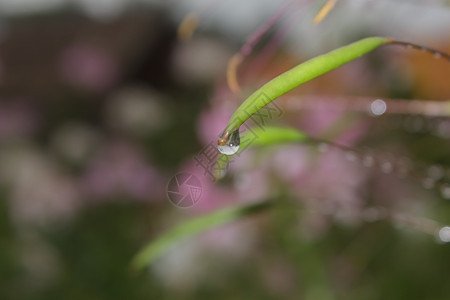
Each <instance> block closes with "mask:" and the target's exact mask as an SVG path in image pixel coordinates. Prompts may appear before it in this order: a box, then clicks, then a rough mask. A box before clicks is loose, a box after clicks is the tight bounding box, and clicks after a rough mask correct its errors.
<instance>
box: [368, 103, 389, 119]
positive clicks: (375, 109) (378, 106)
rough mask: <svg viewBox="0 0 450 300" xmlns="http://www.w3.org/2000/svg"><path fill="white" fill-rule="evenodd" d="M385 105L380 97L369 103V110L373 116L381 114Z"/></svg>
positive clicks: (384, 109)
mask: <svg viewBox="0 0 450 300" xmlns="http://www.w3.org/2000/svg"><path fill="white" fill-rule="evenodd" d="M386 109H387V105H386V102H384V101H383V100H381V99H377V100H375V101H373V102H372V103H371V104H370V111H371V113H372V114H373V115H374V116H381V115H382V114H384V113H385V112H386Z"/></svg>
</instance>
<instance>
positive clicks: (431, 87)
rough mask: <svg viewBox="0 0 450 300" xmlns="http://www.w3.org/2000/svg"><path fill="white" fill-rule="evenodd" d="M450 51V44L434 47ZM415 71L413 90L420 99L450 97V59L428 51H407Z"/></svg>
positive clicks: (445, 98)
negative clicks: (430, 53)
mask: <svg viewBox="0 0 450 300" xmlns="http://www.w3.org/2000/svg"><path fill="white" fill-rule="evenodd" d="M434 48H435V49H439V50H440V51H442V52H445V53H450V44H447V45H442V46H438V47H434ZM405 55H406V57H407V59H408V61H410V64H411V71H412V72H413V91H414V95H415V97H417V98H419V99H436V100H441V99H442V100H449V99H450V61H448V60H446V59H444V58H439V56H435V57H433V55H429V54H427V53H423V52H418V51H413V50H411V51H407V53H405Z"/></svg>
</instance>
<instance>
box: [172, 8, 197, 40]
mask: <svg viewBox="0 0 450 300" xmlns="http://www.w3.org/2000/svg"><path fill="white" fill-rule="evenodd" d="M198 23H199V18H198V16H197V15H196V14H194V13H190V14H188V15H187V16H186V17H185V18H184V19H183V21H182V22H181V24H180V26H178V32H177V34H178V39H179V40H180V41H186V40H188V39H190V38H191V37H192V35H193V34H194V31H195V29H196V28H197V26H198Z"/></svg>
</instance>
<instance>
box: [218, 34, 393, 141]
mask: <svg viewBox="0 0 450 300" xmlns="http://www.w3.org/2000/svg"><path fill="white" fill-rule="evenodd" d="M391 42H393V40H392V39H389V38H383V37H370V38H365V39H362V40H359V41H357V42H354V43H352V44H349V45H347V46H344V47H341V48H338V49H335V50H333V51H330V52H328V53H326V54H323V55H320V56H317V57H314V58H312V59H310V60H308V61H306V62H304V63H302V64H299V65H297V66H295V67H293V68H292V69H290V70H288V71H286V72H284V73H282V74H281V75H279V76H277V77H275V78H274V79H272V80H271V81H269V82H267V83H266V84H265V85H263V86H262V87H261V88H259V89H258V90H256V91H255V92H254V93H253V94H251V95H250V96H249V97H248V98H247V99H246V100H245V101H244V103H242V104H241V106H239V107H238V109H237V110H236V111H235V112H234V114H233V115H232V116H231V118H230V121H229V122H228V124H227V127H226V128H225V130H224V136H225V137H227V136H229V135H230V134H231V133H232V132H234V131H236V130H237V129H238V128H239V127H240V126H241V125H242V124H243V123H244V122H245V121H247V120H248V119H249V118H251V117H252V115H253V114H255V113H256V112H257V111H259V110H260V109H261V108H262V107H264V106H265V105H267V104H269V103H270V102H272V101H273V100H275V99H276V98H278V97H280V96H281V95H283V94H285V93H287V92H289V91H290V90H292V89H294V88H296V87H298V86H299V85H301V84H303V83H305V82H307V81H309V80H312V79H314V78H316V77H319V76H321V75H323V74H325V73H327V72H329V71H331V70H333V69H336V68H338V67H340V66H341V65H343V64H346V63H348V62H350V61H352V60H355V59H357V58H358V57H360V56H362V55H364V54H366V53H368V52H370V51H372V50H374V49H376V48H378V47H380V46H382V45H385V44H388V43H391Z"/></svg>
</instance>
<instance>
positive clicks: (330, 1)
mask: <svg viewBox="0 0 450 300" xmlns="http://www.w3.org/2000/svg"><path fill="white" fill-rule="evenodd" d="M336 2H337V0H328V1H327V3H325V5H324V6H323V7H322V9H321V10H320V11H319V12H318V13H317V15H316V16H315V17H314V20H313V24H314V25H317V24H319V23H320V22H322V20H323V19H324V18H325V17H326V16H327V15H328V13H329V12H330V11H331V10H332V9H333V7H334V5H335V4H336Z"/></svg>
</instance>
